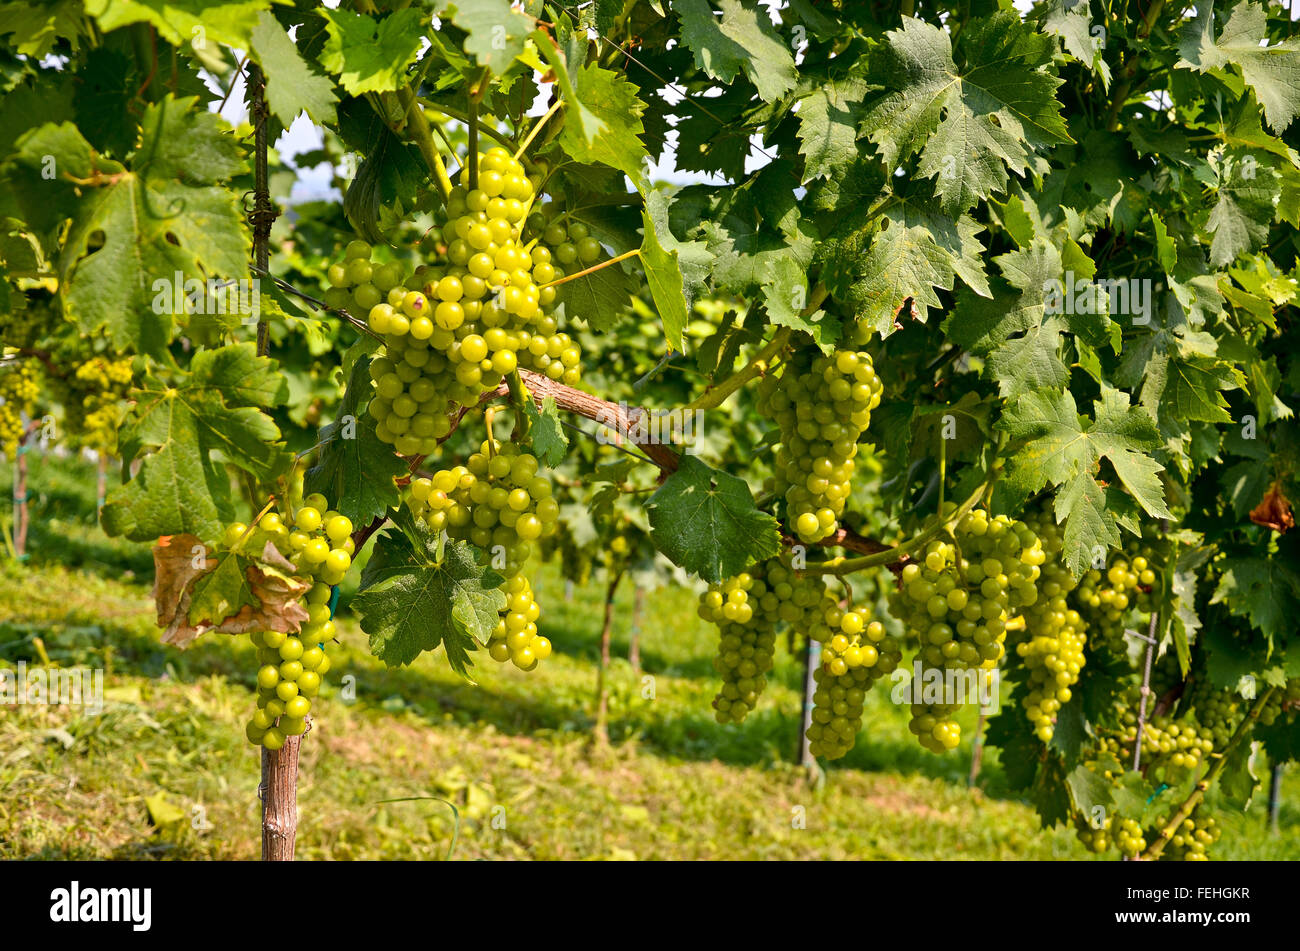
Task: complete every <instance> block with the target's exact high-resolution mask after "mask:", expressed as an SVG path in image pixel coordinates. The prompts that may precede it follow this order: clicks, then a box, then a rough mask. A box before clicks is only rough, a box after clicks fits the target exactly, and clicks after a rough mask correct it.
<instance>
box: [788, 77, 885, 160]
mask: <svg viewBox="0 0 1300 951" xmlns="http://www.w3.org/2000/svg"><path fill="white" fill-rule="evenodd" d="M870 88H871V87H870V86H869V85H868V84H867V82H866V81H865V80H863V79H861V78H859V77H857V76H848V77H845V78H844V79H836V80H831V81H830V82H828V83H826V84H825V85H824V86H820V87H818V88H817V89H816V90H814V91H813V92H812V93H810V94H808V95H807V96H804V97H803V98H802V99H800V100H799V133H798V134H799V154H800V155H802V156H803V157H804V172H803V181H802V182H801V183H800V184H804V185H806V184H807V183H808V182H810V181H812V180H813V179H816V178H822V177H826V178H831V177H838V175H839V174H840V173H841V172H842V171H843V170H844V169H846V168H848V167H849V166H850V165H852V164H853V163H854V162H856V161H857V159H858V155H859V149H858V121H859V111H860V109H861V106H862V101H863V100H864V99H865V98H866V96H867V92H868V91H869V89H870Z"/></svg>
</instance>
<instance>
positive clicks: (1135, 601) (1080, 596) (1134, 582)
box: [1074, 545, 1156, 657]
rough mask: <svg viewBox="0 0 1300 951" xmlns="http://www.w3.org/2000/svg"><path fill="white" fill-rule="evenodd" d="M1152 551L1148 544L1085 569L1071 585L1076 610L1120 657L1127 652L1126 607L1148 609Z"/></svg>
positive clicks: (1153, 577)
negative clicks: (1102, 565) (1103, 565)
mask: <svg viewBox="0 0 1300 951" xmlns="http://www.w3.org/2000/svg"><path fill="white" fill-rule="evenodd" d="M1154 565H1155V552H1154V550H1153V549H1152V548H1151V547H1150V546H1149V545H1144V546H1142V548H1141V550H1140V551H1139V552H1138V553H1136V554H1132V555H1128V554H1124V555H1121V556H1120V557H1118V558H1116V559H1115V560H1114V561H1112V562H1111V563H1110V565H1109V566H1107V567H1106V569H1105V570H1104V571H1102V570H1101V569H1097V568H1094V569H1092V570H1090V571H1088V572H1086V573H1085V574H1084V576H1083V578H1082V579H1081V580H1080V581H1079V587H1078V588H1076V589H1075V592H1074V599H1075V602H1076V603H1077V604H1078V606H1079V613H1080V614H1081V615H1083V617H1084V618H1085V619H1086V620H1087V621H1088V622H1089V627H1090V628H1092V629H1093V630H1094V631H1095V632H1098V633H1099V634H1100V642H1101V643H1102V644H1103V645H1104V646H1105V647H1106V649H1107V650H1108V651H1110V652H1111V653H1112V654H1115V655H1117V656H1120V657H1123V656H1125V655H1126V654H1127V653H1128V642H1127V640H1126V639H1125V637H1124V627H1125V625H1124V619H1125V616H1126V615H1127V614H1128V612H1129V611H1130V610H1133V609H1135V608H1136V609H1137V610H1139V611H1142V612H1149V611H1150V610H1151V607H1152V604H1153V600H1152V586H1153V585H1154V584H1155V583H1156V570H1155V567H1154Z"/></svg>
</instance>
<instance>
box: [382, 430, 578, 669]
mask: <svg viewBox="0 0 1300 951" xmlns="http://www.w3.org/2000/svg"><path fill="white" fill-rule="evenodd" d="M538 468H539V464H538V462H537V458H536V457H535V456H533V455H532V454H531V453H527V452H524V451H522V450H521V449H520V448H519V447H518V446H517V445H516V444H514V443H509V442H508V443H500V442H498V441H496V440H495V439H491V438H489V439H488V440H486V441H485V442H484V443H483V444H482V445H481V446H480V448H479V451H478V452H476V453H474V454H473V455H471V456H470V457H469V459H467V460H466V465H463V466H455V467H454V468H451V469H443V470H440V471H438V472H435V473H434V474H433V477H432V478H419V479H414V480H412V482H411V486H410V490H409V492H408V494H407V496H406V504H407V507H408V508H409V509H410V510H411V513H412V514H413V515H415V517H416V518H417V519H418V520H420V521H422V522H424V524H425V525H427V526H428V528H429V530H430V531H433V532H439V531H443V530H446V532H447V534H448V535H450V536H451V537H452V538H456V539H460V540H463V541H468V542H470V543H472V544H473V545H475V546H476V547H477V548H479V549H481V550H482V552H483V553H484V554H483V557H484V558H485V559H487V560H490V561H491V562H492V564H493V566H494V567H500V568H501V569H502V573H503V574H504V575H505V578H506V580H505V583H504V585H503V586H502V591H503V593H504V594H505V596H506V607H505V609H504V610H503V611H502V612H501V616H500V620H499V621H498V622H497V626H496V629H495V630H494V631H493V633H492V637H491V640H490V641H489V643H488V654H489V656H491V657H492V659H493V660H496V661H499V662H505V661H507V660H509V661H513V662H514V664H515V666H516V667H518V668H520V669H521V670H533V669H535V668H536V667H537V664H538V662H539V661H542V660H545V659H546V658H547V657H549V656H550V655H551V642H550V641H549V640H547V639H546V638H545V637H543V636H542V635H541V634H539V633H538V627H537V620H538V618H539V617H540V616H541V608H540V607H539V606H538V604H537V600H536V598H535V597H534V596H533V589H532V585H531V584H530V583H529V581H528V579H527V577H525V575H524V574H523V570H524V564H525V562H527V561H528V559H529V557H531V555H532V553H533V545H534V543H535V542H539V541H541V540H544V539H547V538H550V537H552V536H553V535H554V534H555V532H556V528H557V527H558V524H559V518H560V506H559V504H558V503H557V502H556V501H555V499H553V498H552V497H551V493H552V489H551V483H550V481H549V480H548V479H547V478H546V477H545V476H541V475H538ZM495 556H500V557H495Z"/></svg>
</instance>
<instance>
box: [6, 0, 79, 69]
mask: <svg viewBox="0 0 1300 951" xmlns="http://www.w3.org/2000/svg"><path fill="white" fill-rule="evenodd" d="M81 24H82V3H81V0H54V2H48V0H46V2H40V3H26V2H22V0H13V2H9V3H6V4H5V5H4V6H3V7H0V37H8V39H7V40H6V45H7V46H8V47H9V48H10V49H11V50H13V51H14V52H15V53H18V54H19V55H22V56H26V57H28V58H29V59H34V60H40V59H43V58H44V57H45V55H46V54H47V53H49V52H50V50H52V49H53V48H54V44H55V43H56V42H57V41H58V40H59V39H60V38H62V39H66V40H68V42H69V45H70V46H71V47H72V49H73V51H74V52H75V51H76V50H77V49H78V48H79V46H80V37H81Z"/></svg>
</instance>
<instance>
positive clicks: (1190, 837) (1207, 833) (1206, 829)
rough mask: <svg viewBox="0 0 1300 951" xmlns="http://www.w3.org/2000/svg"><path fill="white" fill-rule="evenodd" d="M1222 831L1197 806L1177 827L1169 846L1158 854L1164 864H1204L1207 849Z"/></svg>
mask: <svg viewBox="0 0 1300 951" xmlns="http://www.w3.org/2000/svg"><path fill="white" fill-rule="evenodd" d="M1222 834H1223V830H1222V829H1221V828H1220V827H1219V824H1218V823H1217V822H1215V821H1214V816H1212V815H1210V814H1209V813H1208V812H1206V811H1205V810H1203V809H1202V808H1201V807H1200V806H1197V807H1196V808H1195V809H1193V810H1192V814H1191V815H1190V816H1188V817H1187V818H1186V819H1184V820H1183V821H1182V823H1181V824H1180V825H1179V826H1178V829H1177V831H1176V832H1174V834H1173V837H1172V838H1170V840H1169V844H1168V845H1166V846H1165V848H1164V851H1163V852H1161V853H1160V859H1161V861H1164V862H1204V861H1207V860H1208V859H1209V857H1210V856H1209V854H1208V852H1209V848H1210V846H1212V845H1213V844H1214V843H1215V842H1218V841H1219V837H1220V836H1221V835H1222Z"/></svg>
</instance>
